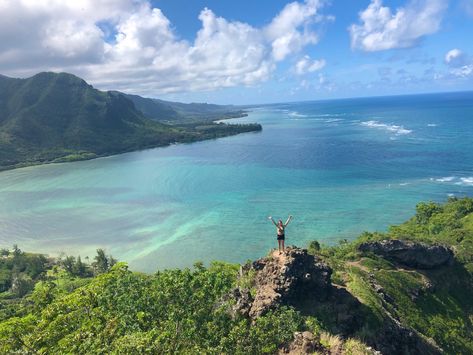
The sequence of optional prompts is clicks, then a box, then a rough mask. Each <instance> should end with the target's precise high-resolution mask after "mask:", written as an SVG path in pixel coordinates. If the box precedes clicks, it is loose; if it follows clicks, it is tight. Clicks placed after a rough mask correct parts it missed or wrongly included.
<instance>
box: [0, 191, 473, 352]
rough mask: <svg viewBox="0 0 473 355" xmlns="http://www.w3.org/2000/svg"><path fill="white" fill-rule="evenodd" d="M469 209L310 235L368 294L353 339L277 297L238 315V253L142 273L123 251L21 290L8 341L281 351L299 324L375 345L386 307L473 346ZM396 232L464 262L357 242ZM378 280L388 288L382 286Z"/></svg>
mask: <svg viewBox="0 0 473 355" xmlns="http://www.w3.org/2000/svg"><path fill="white" fill-rule="evenodd" d="M472 221H473V199H460V200H456V199H450V200H449V202H448V203H447V204H445V205H442V206H440V205H436V204H432V203H427V204H425V203H422V204H419V205H418V207H417V214H416V216H414V217H413V218H412V219H411V220H409V221H407V222H406V223H404V224H402V225H400V226H395V227H392V228H391V229H390V232H388V233H386V234H379V233H364V234H363V235H361V236H360V238H358V239H357V240H356V241H354V242H352V243H342V244H340V245H339V246H336V247H322V248H321V249H319V248H315V246H316V244H315V243H313V244H311V247H310V251H311V252H313V253H316V254H318V255H319V256H321V257H322V258H323V259H325V261H326V262H328V263H329V264H330V265H331V266H332V268H333V269H334V276H333V281H334V282H335V283H337V284H339V285H340V287H346V289H347V290H349V292H350V293H351V294H352V295H354V296H356V297H357V298H358V299H359V300H360V301H361V302H362V303H363V307H361V308H357V310H356V312H358V314H356V317H357V318H359V319H362V320H363V322H362V324H363V325H362V327H361V328H358V329H355V330H354V331H353V332H352V333H351V334H350V336H351V337H353V339H349V340H346V341H342V340H340V338H338V337H336V336H335V334H333V333H334V332H335V333H336V329H337V326H338V325H337V324H336V323H337V321H338V322H340V321H339V320H334V316H333V314H324V312H323V309H322V310H321V311H320V314H319V316H318V315H317V312H313V314H312V315H311V316H304V315H302V314H301V313H299V312H298V310H294V309H280V310H277V311H275V312H273V313H270V314H268V315H266V316H264V317H262V318H260V319H258V321H257V322H256V323H254V324H252V323H251V322H250V321H249V320H248V319H244V318H241V317H238V316H237V317H232V316H231V312H228V310H229V309H228V307H229V305H228V304H227V303H226V302H225V301H222V300H225V298H223V299H222V297H223V296H224V295H225V294H226V293H227V292H228V291H229V290H230V289H231V288H232V287H233V286H234V285H235V283H236V282H237V270H238V266H236V265H231V264H225V263H214V264H213V265H212V266H211V267H210V268H204V267H203V266H202V265H201V264H197V265H196V266H195V268H194V269H193V270H190V269H184V270H167V271H161V272H158V273H156V274H154V275H145V274H142V273H134V272H130V271H128V270H127V268H126V266H125V265H124V264H121V263H120V264H118V265H115V266H114V267H113V268H112V269H111V270H110V271H109V272H107V273H105V274H101V275H97V276H95V277H93V278H85V279H84V278H77V276H74V275H71V274H67V273H65V272H64V269H63V268H62V267H61V265H62V264H61V263H58V264H56V266H54V267H53V269H50V271H48V273H47V276H44V277H43V278H42V279H41V280H42V281H40V282H38V283H36V285H35V288H34V291H33V292H32V293H30V294H28V295H26V296H25V297H23V298H21V299H20V301H16V302H20V304H21V307H20V306H16V307H13V308H12V307H10V308H9V313H8V314H5V313H4V314H3V322H0V350H1V351H3V352H6V353H8V352H13V351H30V352H33V351H39V352H51V353H71V352H72V353H91V352H94V351H98V349H100V350H101V351H105V352H108V353H117V354H120V353H147V352H148V353H164V352H180V353H215V354H217V353H218V354H221V353H236V354H248V353H255V354H259V353H275V352H276V350H277V348H278V347H279V346H280V345H281V344H282V343H284V342H285V341H288V340H290V339H291V338H292V335H293V332H294V331H296V330H297V331H304V330H310V331H312V332H313V333H315V334H316V335H318V336H319V338H318V339H319V342H320V349H319V350H320V351H322V352H324V353H326V351H327V349H328V348H331V349H332V350H333V351H335V350H337V349H338V350H337V351H339V352H337V353H346V354H368V353H371V351H370V350H369V349H367V348H366V346H365V345H364V344H363V341H366V342H368V343H371V342H372V341H373V339H374V338H376V337H377V336H378V332H379V330H380V327H381V325H382V324H383V320H384V319H385V318H386V317H387V315H388V313H389V314H390V315H391V317H393V318H395V319H397V320H399V321H400V322H401V323H402V324H403V325H404V326H408V327H410V328H413V329H415V330H416V331H417V332H418V333H420V334H421V335H422V336H424V337H425V338H431V339H433V340H434V341H435V342H436V343H437V344H438V345H439V346H440V347H442V348H443V349H444V350H445V351H446V353H449V354H450V353H451V354H471V353H472V352H473V336H472V334H473V332H472V330H473V327H472V320H473V282H472V268H471V265H472V264H473V248H472V240H473V224H472ZM399 236H402V237H403V238H409V239H412V240H422V241H425V242H428V243H433V242H435V243H437V242H440V243H443V244H447V245H449V246H451V247H453V248H454V250H455V263H454V264H453V265H450V266H445V267H441V268H438V269H435V270H429V271H426V270H417V269H407V268H405V267H402V266H400V265H396V264H393V263H391V262H389V261H387V260H385V259H383V258H379V257H376V256H374V255H372V254H371V255H368V254H362V253H360V252H359V251H358V250H357V246H358V245H359V244H360V243H361V242H363V241H367V240H380V239H386V238H398V237H399ZM9 265H12V264H9ZM13 269H14V267H13V266H11V267H10V270H13ZM25 270H26V269H25ZM25 272H26V271H25ZM36 272H37V271H35V273H36ZM240 282H241V280H240ZM375 285H376V286H377V287H382V289H383V292H382V293H380V292H377V291H376V290H375ZM3 294H5V293H3ZM7 294H8V293H7ZM11 297H12V296H11V295H10V298H11ZM6 298H8V297H6ZM10 301H12V300H11V299H10ZM1 304H2V303H1V302H0V306H1ZM341 322H343V320H341ZM331 333H332V334H331ZM360 340H361V341H360Z"/></svg>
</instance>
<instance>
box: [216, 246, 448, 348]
mask: <svg viewBox="0 0 473 355" xmlns="http://www.w3.org/2000/svg"><path fill="white" fill-rule="evenodd" d="M419 245H420V246H419ZM401 246H403V247H401ZM442 248H443V247H442ZM445 249H446V248H445ZM363 250H364V251H370V252H375V251H376V252H377V254H378V255H381V251H382V253H383V254H382V255H383V256H384V255H391V254H390V252H389V251H393V253H392V255H395V256H392V257H393V258H394V257H395V258H396V261H399V262H400V260H402V261H403V262H406V263H407V262H409V263H410V265H412V266H413V265H417V266H419V265H422V266H423V267H427V266H429V267H434V266H432V265H437V264H436V263H438V262H439V260H441V264H443V263H447V262H448V261H449V258H448V257H445V256H444V257H443V258H440V257H439V260H435V258H434V255H438V254H440V255H443V254H442V253H443V252H438V250H439V249H438V248H437V247H435V248H433V249H431V247H428V246H424V245H422V244H416V243H410V242H401V241H384V242H373V243H364V247H363ZM403 250H407V251H405V252H404V253H403V252H402V251H403ZM408 250H417V253H414V252H413V251H412V253H414V254H413V256H412V255H411V254H410V253H409V252H408ZM419 250H420V251H419ZM425 250H429V251H430V252H431V253H432V254H431V255H429V256H425V255H424V257H423V258H422V257H421V256H420V254H422V253H425ZM432 250H433V251H432ZM396 251H399V253H397V252H396ZM429 251H428V252H427V253H429ZM445 253H446V254H447V255H450V253H451V251H450V250H449V249H446V251H445ZM441 264H440V265H441ZM331 275H332V269H331V268H330V267H329V266H328V265H327V264H325V263H324V262H322V261H321V260H320V259H319V258H318V257H317V256H313V255H310V254H308V253H307V250H305V249H299V248H295V247H291V248H287V249H286V252H285V253H282V254H279V253H278V252H276V251H274V252H272V253H271V254H270V255H269V256H268V257H265V258H261V259H258V260H256V261H254V262H252V263H248V264H246V265H244V266H242V267H241V269H240V276H239V286H238V287H237V288H235V289H234V290H233V291H232V292H231V294H229V295H227V296H226V300H225V301H228V298H231V299H232V301H233V302H231V303H230V304H233V308H232V312H233V314H234V315H236V314H239V315H243V316H245V317H248V318H250V319H253V320H254V319H256V318H258V317H260V316H262V315H264V314H265V313H267V312H268V311H270V310H274V309H277V308H278V307H280V306H284V305H287V306H293V307H294V308H295V309H296V310H298V311H299V312H301V313H302V314H304V315H311V316H314V317H316V318H318V319H324V322H325V326H327V327H328V328H329V330H330V332H332V333H333V334H337V335H338V336H340V337H341V339H346V338H348V337H352V336H354V335H356V334H357V332H358V331H359V330H360V329H362V328H363V326H364V324H365V322H366V320H367V318H370V317H371V318H373V317H378V316H379V315H375V314H373V313H372V309H370V308H369V307H367V306H366V305H364V304H362V303H361V302H360V301H359V300H358V299H357V298H356V297H355V296H353V295H352V294H351V293H350V291H349V290H348V289H346V288H345V287H343V286H339V285H332V284H331ZM370 280H371V279H370ZM375 281H376V280H374V279H373V280H371V281H370V282H369V284H368V285H369V286H368V287H370V288H372V289H373V290H374V291H375V292H376V293H377V294H379V295H380V296H381V300H382V306H383V308H384V312H385V314H384V317H383V321H382V324H380V327H379V330H378V332H377V333H376V334H373V336H372V337H370V338H367V339H366V342H367V344H368V345H370V346H372V347H374V349H376V350H379V351H381V353H383V354H440V353H441V349H439V348H438V347H437V346H436V345H435V344H434V343H432V342H430V341H429V340H427V339H425V338H424V337H423V336H422V335H420V334H418V333H417V332H416V331H415V330H413V329H411V328H409V327H406V326H404V325H403V324H401V322H400V321H399V320H398V319H397V318H396V317H395V316H393V315H391V313H390V312H389V310H388V309H389V308H391V306H393V305H394V306H396V305H395V301H394V299H392V298H391V297H390V296H389V295H388V294H387V293H386V292H385V290H384V289H383V288H382V287H381V286H380V285H379V284H377V283H376V282H375ZM319 340H320V339H318V338H316V337H314V335H313V334H311V333H309V332H298V333H295V335H294V339H293V341H292V342H290V343H287V344H285V345H284V346H282V347H281V348H280V349H279V353H280V354H282V353H285V354H309V353H312V352H314V351H317V352H319V353H327V352H326V350H327V349H325V348H324V347H322V345H321V343H320V341H319ZM374 349H373V353H376V351H375V350H374ZM330 353H332V352H330ZM335 353H339V352H335Z"/></svg>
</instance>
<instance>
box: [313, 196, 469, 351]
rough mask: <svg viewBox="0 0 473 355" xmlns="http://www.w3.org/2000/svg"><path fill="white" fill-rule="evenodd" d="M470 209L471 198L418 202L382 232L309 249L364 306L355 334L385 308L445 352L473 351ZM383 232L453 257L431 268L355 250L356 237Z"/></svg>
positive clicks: (370, 331) (374, 326) (374, 324)
mask: <svg viewBox="0 0 473 355" xmlns="http://www.w3.org/2000/svg"><path fill="white" fill-rule="evenodd" d="M472 212H473V200H472V199H460V200H456V199H451V200H449V202H448V203H447V204H445V205H443V206H440V205H437V204H434V203H421V204H419V205H418V206H417V214H416V216H414V217H413V218H411V219H410V220H409V221H407V222H406V223H404V224H401V225H399V226H393V227H391V228H390V229H389V232H388V233H386V234H380V233H364V234H363V235H362V236H361V237H360V238H359V239H358V240H356V241H355V242H353V243H344V244H341V245H340V246H338V247H335V248H325V249H322V250H321V251H314V252H317V253H320V254H321V255H322V256H323V257H324V258H325V259H326V261H328V262H329V264H330V265H331V266H332V267H333V268H334V270H335V275H336V277H335V278H334V279H335V280H336V281H337V282H338V283H339V284H340V285H343V286H345V287H347V289H348V290H349V291H350V292H351V293H352V294H353V295H355V296H356V297H357V298H358V299H359V300H361V301H362V302H363V303H364V304H365V305H367V306H368V307H369V310H370V312H369V315H367V316H368V320H369V321H368V322H366V324H365V326H364V328H362V329H361V330H360V331H359V332H358V336H360V337H361V338H365V339H366V338H369V337H373V336H375V334H376V332H377V331H378V327H379V325H380V324H381V323H382V321H383V318H384V317H385V315H386V312H389V313H390V314H391V315H392V316H393V317H394V318H396V319H398V320H399V321H400V322H401V323H402V324H403V325H407V326H409V327H411V328H413V329H415V330H417V331H418V332H419V333H421V334H422V335H424V336H425V337H427V338H432V339H433V340H434V341H435V342H436V343H437V344H438V345H439V346H440V347H441V348H443V349H444V350H445V351H447V353H457V354H460V353H461V354H469V353H473V335H472V334H473V224H472V221H473V213H472ZM389 238H399V239H401V238H402V239H410V240H413V241H422V242H426V243H440V244H444V245H447V246H450V247H452V248H453V249H454V251H455V263H454V264H453V265H450V266H445V267H441V268H438V269H435V270H418V269H408V268H405V267H402V266H399V265H395V264H393V263H391V262H389V261H387V260H385V259H383V258H380V257H377V256H375V255H372V254H371V255H368V254H362V253H360V252H358V251H357V246H358V245H359V244H360V243H361V242H364V241H368V240H382V239H389ZM373 284H377V285H379V286H381V287H382V288H383V289H384V292H383V293H384V294H385V295H387V296H388V297H386V296H383V295H382V294H380V293H379V292H376V291H375V288H374V287H373Z"/></svg>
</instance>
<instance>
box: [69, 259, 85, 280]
mask: <svg viewBox="0 0 473 355" xmlns="http://www.w3.org/2000/svg"><path fill="white" fill-rule="evenodd" d="M72 271H73V274H74V275H76V276H80V277H84V276H87V266H86V265H85V264H84V263H83V262H82V260H81V258H80V255H79V256H78V257H77V260H76V262H75V264H74V266H73V269H72Z"/></svg>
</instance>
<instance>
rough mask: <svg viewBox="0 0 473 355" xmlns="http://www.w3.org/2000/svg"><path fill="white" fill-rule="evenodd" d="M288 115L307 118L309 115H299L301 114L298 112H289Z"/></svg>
mask: <svg viewBox="0 0 473 355" xmlns="http://www.w3.org/2000/svg"><path fill="white" fill-rule="evenodd" d="M288 115H289V116H291V117H307V115H303V114H302V113H299V112H296V111H293V112H289V113H288Z"/></svg>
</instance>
